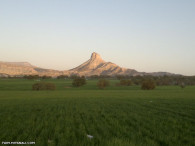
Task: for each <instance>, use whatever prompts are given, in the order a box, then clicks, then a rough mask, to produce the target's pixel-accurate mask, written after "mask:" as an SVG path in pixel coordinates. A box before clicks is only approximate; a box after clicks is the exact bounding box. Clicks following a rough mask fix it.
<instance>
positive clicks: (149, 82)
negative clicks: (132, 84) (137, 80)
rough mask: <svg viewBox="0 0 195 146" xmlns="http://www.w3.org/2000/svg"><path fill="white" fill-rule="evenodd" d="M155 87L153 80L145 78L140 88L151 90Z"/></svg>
mask: <svg viewBox="0 0 195 146" xmlns="http://www.w3.org/2000/svg"><path fill="white" fill-rule="evenodd" d="M155 87H156V85H155V82H154V81H153V80H145V81H143V83H142V86H141V88H142V89H143V90H152V89H154V88H155Z"/></svg>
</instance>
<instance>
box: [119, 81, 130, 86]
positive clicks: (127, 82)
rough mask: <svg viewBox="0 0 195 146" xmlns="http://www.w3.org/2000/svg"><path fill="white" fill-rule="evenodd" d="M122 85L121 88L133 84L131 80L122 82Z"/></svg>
mask: <svg viewBox="0 0 195 146" xmlns="http://www.w3.org/2000/svg"><path fill="white" fill-rule="evenodd" d="M120 85H121V86H131V85H132V82H131V80H120Z"/></svg>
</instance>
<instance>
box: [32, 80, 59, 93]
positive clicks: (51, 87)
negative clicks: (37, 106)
mask: <svg viewBox="0 0 195 146" xmlns="http://www.w3.org/2000/svg"><path fill="white" fill-rule="evenodd" d="M32 89H33V90H37V91H38V90H55V89H56V86H55V84H53V83H45V82H41V83H35V84H33V85H32Z"/></svg>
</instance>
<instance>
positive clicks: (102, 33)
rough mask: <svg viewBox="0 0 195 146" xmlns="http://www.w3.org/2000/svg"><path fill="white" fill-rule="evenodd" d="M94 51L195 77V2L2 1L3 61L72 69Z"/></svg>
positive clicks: (116, 59)
mask: <svg viewBox="0 0 195 146" xmlns="http://www.w3.org/2000/svg"><path fill="white" fill-rule="evenodd" d="M92 52H97V53H99V54H100V55H101V56H102V58H103V59H104V60H105V61H111V62H114V63H116V64H118V65H119V66H122V67H126V68H132V69H136V70H137V71H146V72H155V71H167V72H172V73H179V74H184V75H195V0H134V1H133V0H0V61H27V62H30V63H31V64H33V65H36V66H39V67H44V68H52V69H58V70H66V69H71V68H73V67H76V66H77V65H80V64H81V63H83V62H84V61H86V60H87V59H89V57H90V55H91V53H92Z"/></svg>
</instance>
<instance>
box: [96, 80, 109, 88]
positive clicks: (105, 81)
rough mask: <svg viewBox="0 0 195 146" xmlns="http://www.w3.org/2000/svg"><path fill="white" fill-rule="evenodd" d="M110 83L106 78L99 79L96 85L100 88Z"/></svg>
mask: <svg viewBox="0 0 195 146" xmlns="http://www.w3.org/2000/svg"><path fill="white" fill-rule="evenodd" d="M109 85H110V82H109V81H108V80H106V79H100V80H99V81H98V83H97V86H98V87H99V88H100V89H104V88H105V87H107V86H109Z"/></svg>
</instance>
